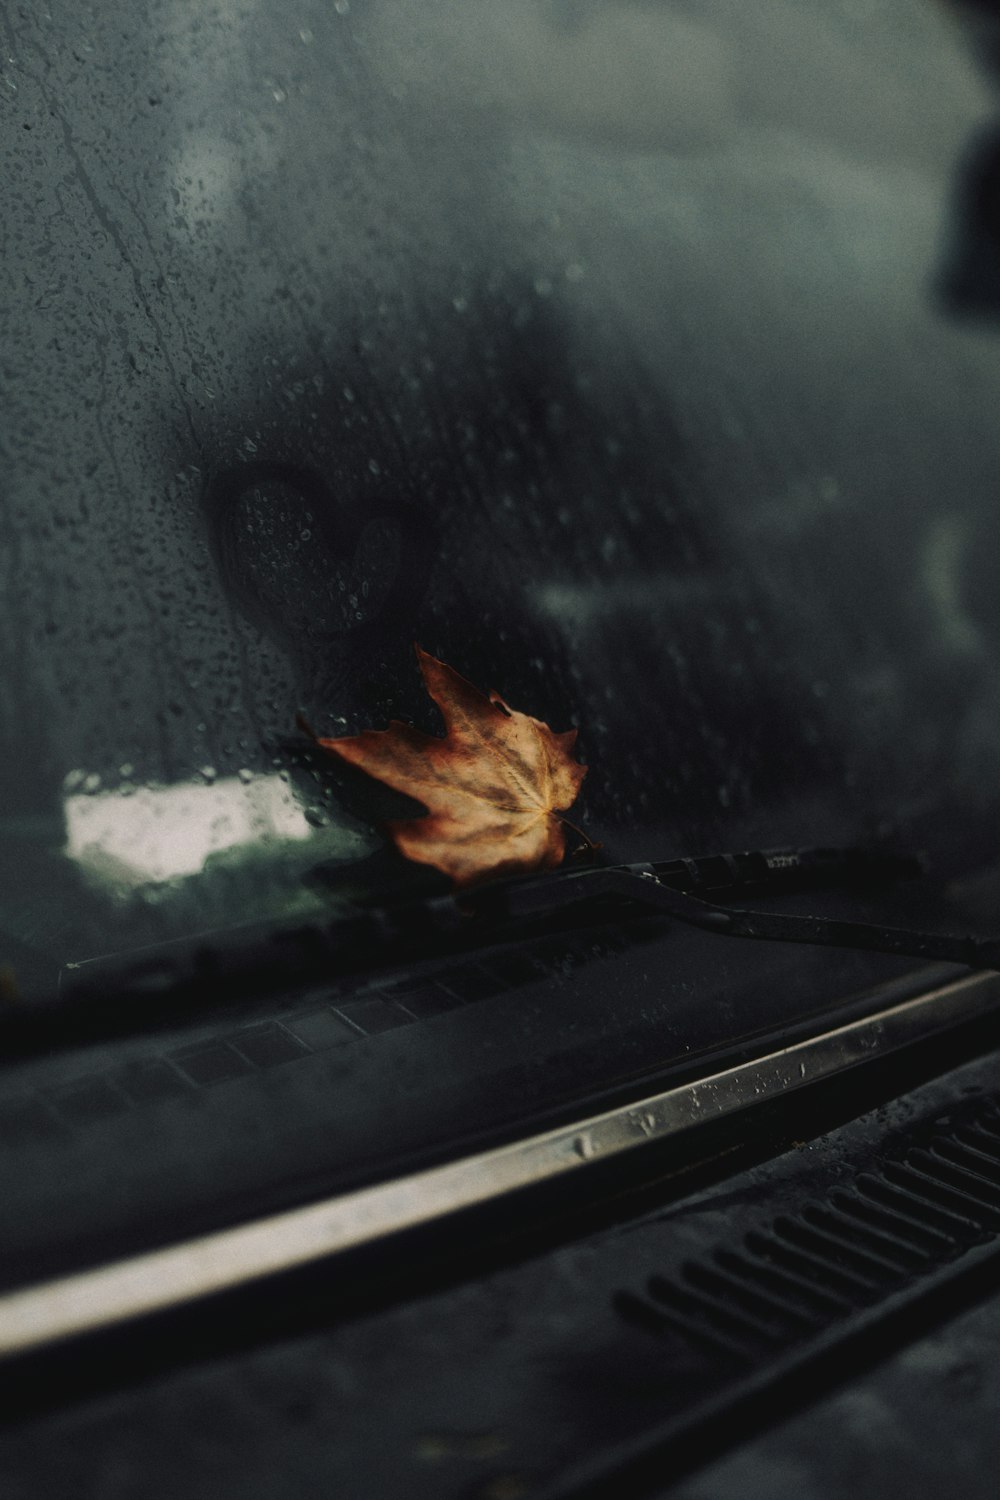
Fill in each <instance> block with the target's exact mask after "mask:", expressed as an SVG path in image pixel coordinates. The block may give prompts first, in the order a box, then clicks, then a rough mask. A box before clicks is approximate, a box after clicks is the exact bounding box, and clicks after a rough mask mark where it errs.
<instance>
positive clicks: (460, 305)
mask: <svg viewBox="0 0 1000 1500" xmlns="http://www.w3.org/2000/svg"><path fill="white" fill-rule="evenodd" d="M451 305H452V307H453V308H454V309H455V311H456V312H457V313H464V312H465V309H466V308H467V307H468V305H469V299H468V297H452V299H451Z"/></svg>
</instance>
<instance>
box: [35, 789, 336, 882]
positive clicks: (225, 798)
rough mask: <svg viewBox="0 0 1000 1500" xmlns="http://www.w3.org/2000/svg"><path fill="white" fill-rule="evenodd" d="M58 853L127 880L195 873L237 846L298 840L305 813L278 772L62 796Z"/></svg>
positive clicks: (305, 829) (305, 831)
mask: <svg viewBox="0 0 1000 1500" xmlns="http://www.w3.org/2000/svg"><path fill="white" fill-rule="evenodd" d="M64 812H65V816H66V853H67V855H68V856H69V857H70V859H73V860H75V861H76V862H77V863H78V864H79V865H81V866H83V867H84V868H90V869H92V870H95V871H97V872H99V873H108V872H110V871H111V870H113V871H114V874H115V876H116V878H117V879H119V880H121V881H123V882H127V883H134V884H137V885H138V884H142V883H144V882H147V881H162V880H171V879H174V878H175V877H177V876H181V875H195V874H197V873H198V871H199V870H201V869H202V867H203V866H204V864H205V861H206V860H207V859H208V857H209V856H210V855H212V854H217V853H219V852H220V850H223V849H232V848H234V847H236V846H238V845H254V844H256V845H260V844H261V843H262V842H264V841H274V840H277V839H306V838H308V837H309V835H310V833H311V832H312V830H311V828H310V826H309V824H308V822H307V821H306V817H305V813H304V811H303V809H302V807H301V806H300V805H299V803H298V802H297V801H296V800H295V797H294V796H293V794H292V792H291V790H290V789H289V787H288V786H287V784H286V783H285V782H284V781H282V780H281V778H280V777H279V776H260V777H256V778H255V779H254V780H253V781H252V782H249V783H244V782H242V781H240V780H239V779H238V778H236V777H232V778H228V777H227V778H225V779H223V780H221V781H217V782H215V783H214V784H213V785H211V786H203V785H198V784H187V785H181V786H162V787H137V788H136V789H135V791H133V792H131V794H130V795H128V796H123V795H122V793H121V792H120V791H118V792H100V793H98V794H97V795H94V796H86V795H80V794H77V795H75V796H69V797H67V798H66V799H65V804H64Z"/></svg>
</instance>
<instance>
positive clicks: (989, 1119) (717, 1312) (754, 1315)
mask: <svg viewBox="0 0 1000 1500" xmlns="http://www.w3.org/2000/svg"><path fill="white" fill-rule="evenodd" d="M994 1246H997V1247H1000V1099H998V1098H995V1097H994V1098H991V1099H989V1100H988V1101H986V1102H985V1103H981V1104H980V1105H979V1106H978V1107H977V1109H976V1110H975V1111H974V1112H972V1113H970V1114H969V1115H967V1116H966V1117H965V1118H964V1119H962V1120H961V1121H954V1122H952V1123H948V1124H947V1125H946V1124H944V1123H943V1122H938V1123H937V1124H936V1125H935V1126H934V1127H933V1128H932V1129H930V1130H927V1129H924V1130H921V1131H920V1132H919V1134H916V1135H915V1136H914V1137H913V1138H912V1139H911V1140H910V1141H909V1142H906V1143H905V1144H904V1145H903V1146H902V1147H901V1148H897V1150H895V1151H894V1152H893V1153H892V1155H886V1156H885V1157H884V1158H882V1159H880V1160H879V1161H877V1162H875V1163H873V1164H871V1165H870V1166H869V1167H868V1169H867V1170H864V1171H862V1172H860V1173H859V1174H858V1175H857V1176H856V1177H855V1178H854V1180H853V1182H852V1183H850V1184H849V1185H847V1186H839V1187H835V1188H833V1189H832V1190H831V1192H830V1193H829V1196H828V1197H827V1198H826V1199H825V1200H823V1201H819V1200H817V1199H815V1198H811V1199H808V1200H805V1201H803V1202H802V1203H801V1205H799V1206H797V1207H795V1208H794V1209H793V1210H792V1211H789V1212H784V1213H781V1214H778V1215H777V1216H775V1217H772V1218H770V1219H769V1220H767V1221H766V1222H764V1223H762V1224H761V1225H760V1226H759V1227H755V1228H753V1229H751V1230H749V1231H747V1232H745V1233H743V1234H742V1236H741V1238H740V1239H739V1240H738V1241H736V1242H734V1243H732V1244H726V1243H720V1244H717V1245H716V1246H715V1247H713V1248H712V1249H711V1250H708V1251H707V1252H706V1253H705V1254H704V1255H703V1256H701V1257H699V1258H698V1259H689V1260H687V1261H685V1262H683V1264H682V1265H681V1266H680V1267H679V1268H678V1270H677V1271H676V1272H674V1273H672V1274H671V1275H652V1276H650V1277H649V1279H648V1281H647V1282H646V1285H645V1288H644V1289H643V1291H642V1292H641V1293H637V1292H634V1291H621V1292H619V1293H618V1294H617V1295H616V1297H615V1308H616V1311H617V1312H618V1313H619V1315H620V1316H621V1317H622V1318H624V1319H625V1320H626V1321H627V1322H629V1323H631V1324H634V1325H638V1326H639V1327H641V1328H643V1329H645V1330H647V1331H648V1332H651V1333H653V1334H656V1335H657V1336H659V1337H662V1338H666V1339H671V1340H672V1339H676V1338H680V1339H683V1340H684V1341H686V1343H687V1344H688V1345H693V1346H694V1347H695V1348H697V1349H699V1350H701V1351H702V1352H703V1353H704V1354H706V1355H708V1356H710V1357H711V1359H712V1360H713V1361H718V1360H722V1361H724V1362H726V1363H732V1364H734V1365H737V1366H750V1367H757V1366H759V1365H760V1364H761V1363H764V1362H767V1361H768V1360H769V1358H773V1357H775V1356H777V1357H780V1356H781V1355H782V1354H785V1353H786V1352H791V1351H792V1350H794V1349H795V1348H796V1347H799V1346H803V1345H806V1344H808V1343H809V1342H810V1341H815V1340H816V1339H817V1338H820V1339H825V1338H828V1337H829V1335H830V1334H831V1333H833V1332H835V1331H837V1330H838V1329H839V1328H840V1327H841V1326H842V1325H849V1324H851V1323H852V1322H854V1321H856V1320H857V1319H858V1318H859V1317H862V1316H865V1317H867V1318H870V1317H871V1316H872V1314H877V1313H878V1311H879V1309H880V1308H881V1307H882V1306H883V1305H888V1304H896V1303H898V1302H899V1300H900V1299H901V1298H903V1299H905V1298H906V1297H907V1295H908V1294H909V1295H912V1294H915V1293H919V1291H920V1290H921V1288H922V1287H923V1286H924V1285H925V1284H928V1283H929V1282H931V1281H933V1280H935V1279H940V1277H941V1276H942V1274H943V1273H947V1271H948V1269H949V1268H952V1267H954V1268H956V1269H958V1266H959V1263H961V1262H962V1261H963V1260H965V1259H967V1258H968V1257H969V1255H970V1252H973V1251H976V1250H982V1249H987V1248H992V1247H994Z"/></svg>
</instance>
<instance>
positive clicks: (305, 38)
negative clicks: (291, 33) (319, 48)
mask: <svg viewBox="0 0 1000 1500" xmlns="http://www.w3.org/2000/svg"><path fill="white" fill-rule="evenodd" d="M299 41H300V42H301V43H302V45H303V47H310V46H312V42H313V34H312V32H311V31H310V30H309V27H308V26H303V27H302V28H301V30H300V31H299Z"/></svg>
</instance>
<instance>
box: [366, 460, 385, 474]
mask: <svg viewBox="0 0 1000 1500" xmlns="http://www.w3.org/2000/svg"><path fill="white" fill-rule="evenodd" d="M368 472H369V474H381V472H382V465H381V464H380V463H379V461H378V459H377V458H370V459H369V460H368Z"/></svg>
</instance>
